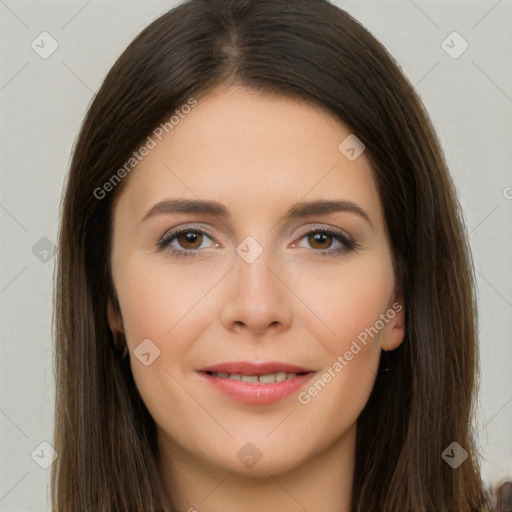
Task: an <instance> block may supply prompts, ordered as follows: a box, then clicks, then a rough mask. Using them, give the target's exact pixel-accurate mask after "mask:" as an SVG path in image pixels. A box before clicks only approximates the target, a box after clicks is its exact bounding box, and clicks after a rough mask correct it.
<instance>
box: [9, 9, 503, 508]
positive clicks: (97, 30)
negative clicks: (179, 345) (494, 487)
mask: <svg viewBox="0 0 512 512" xmlns="http://www.w3.org/2000/svg"><path fill="white" fill-rule="evenodd" d="M177 3H178V2H176V1H162V0H158V1H157V0H153V1H145V2H143V1H140V2H134V1H131V2H127V1H124V2H121V1H108V2H107V1H106V0H90V1H71V0H66V1H64V0H61V1H49V0H47V1H39V2H33V1H26V0H23V1H15V0H0V17H1V18H0V27H1V28H0V30H1V33H2V40H3V42H2V49H1V75H0V104H1V112H2V117H1V131H0V151H1V153H0V154H1V158H0V162H1V175H0V187H1V188H0V230H1V253H0V254H1V267H0V320H1V333H2V337H1V358H0V390H1V396H0V442H1V466H0V511H29V510H30V511H45V510H49V500H48V491H47V482H48V481H49V475H50V468H48V469H42V468H41V467H40V466H39V465H38V464H36V462H34V460H33V459H32V458H31V454H32V453H33V452H34V450H36V454H39V455H40V457H39V460H42V461H44V459H45V457H47V454H48V453H49V449H48V447H45V446H44V445H43V447H39V445H40V443H42V442H44V441H46V442H50V443H51V438H52V427H53V425H52V422H53V404H54V398H53V393H54V389H53V386H54V382H53V360H52V357H53V353H52V337H51V314H52V310H51V301H52V288H53V283H52V275H53V272H54V258H51V259H49V260H48V261H46V262H45V261H41V259H43V260H44V259H45V258H44V256H45V254H44V250H45V249H46V248H47V247H46V246H45V245H44V244H45V243H46V244H48V241H46V242H45V241H43V242H40V240H41V239H42V238H43V237H47V238H48V239H49V240H50V241H51V242H53V243H54V242H55V240H56V235H57V228H58V208H59V200H60V193H61V187H62V183H63V178H64V175H65V173H66V171H67V168H68V164H69V156H70V151H71V148H72V145H73V142H74V140H75V138H76V136H77V134H78V129H79V125H80V123H81V121H82V119H83V116H84V113H85V111H86V108H87V106H88V104H89V102H90V100H91V98H92V95H93V92H94V91H96V90H97V89H98V88H99V86H100V84H101V82H102V80H103V78H104V76H105V74H106V72H107V71H108V69H109V68H110V66H111V65H112V64H113V63H114V60H115V59H116V57H117V56H118V55H119V54H120V53H121V52H122V50H123V49H124V48H125V47H126V45H127V44H128V43H129V42H130V41H131V40H132V38H133V37H134V36H135V35H136V34H137V33H138V32H139V31H140V30H141V29H142V28H143V27H145V26H146V25H147V24H148V23H149V22H150V21H152V20H153V19H154V18H156V17H158V16H159V15H160V14H163V13H164V12H165V11H167V10H168V9H170V8H171V7H173V6H174V5H176V4H177ZM334 3H336V5H339V6H340V7H342V8H344V9H346V10H347V11H348V12H349V13H351V14H352V15H353V16H354V17H355V18H356V19H358V20H359V21H361V22H362V23H363V25H365V26H366V27H367V28H368V29H369V30H370V31H371V32H372V33H373V34H374V36H376V37H377V39H379V40H380V41H381V42H382V43H383V44H384V45H385V46H386V47H387V49H388V50H389V51H390V52H391V54H392V55H393V56H394V57H395V58H396V59H397V61H398V62H399V64H400V66H401V67H402V69H403V71H404V73H405V74H406V75H407V77H408V78H409V79H410V80H411V82H412V83H413V84H414V85H415V86H416V88H417V91H418V93H419V94H420V96H421V98H422V100H423V102H424V104H425V106H426V108H427V110H428V111H429V113H430V115H431V118H432V120H433V123H434V126H435V127H436V129H437V131H438V133H439V136H440V138H441V141H442V144H443V148H444V151H445V154H446V157H447V160H448V164H449V166H450V169H451V172H452V175H453V177H454V179H455V182H456V185H457V188H458V191H459V195H460V199H461V202H462V204H463V207H464V214H465V218H466V222H467V226H468V230H469V231H470V239H471V245H472V248H473V251H474V258H475V264H476V269H477V276H478V296H479V305H480V321H481V325H480V331H481V366H482V377H481V393H480V406H479V410H478V418H477V420H478V429H479V440H480V444H481V450H482V468H483V473H484V477H485V479H486V481H488V482H497V481H499V480H500V479H502V478H504V477H506V476H508V477H512V436H511V435H510V431H511V429H510V426H511V425H512V403H511V401H512V383H511V378H510V375H511V368H512V356H511V354H512V340H511V336H510V330H509V329H510V318H511V316H512V271H511V270H512V258H511V254H512V251H511V248H512V236H511V232H512V230H511V225H512V188H511V187H512V149H511V140H512V137H511V135H512V116H511V113H512V66H511V63H512V62H511V61H512V59H511V56H512V31H511V30H510V29H511V27H512V23H511V22H512V0H499V1H496V0H480V1H467V0H464V1H462V0H461V1H449V2H448V1H441V0H437V1H426V0H415V1H412V0H395V1H377V0H372V1H361V0H359V1H357V0H346V1H345V0H338V1H336V2H334ZM44 31H47V32H48V33H50V34H51V36H52V37H53V38H54V39H55V40H56V41H57V42H58V45H59V47H58V49H57V50H56V51H55V52H54V53H53V54H52V55H51V56H50V57H48V58H47V59H43V58H41V57H40V56H39V55H38V54H37V53H36V52H35V51H34V50H33V49H32V48H31V43H32V41H34V40H36V42H37V41H40V39H38V36H39V35H40V34H41V33H42V32H44ZM453 31H457V32H458V33H460V35H461V36H462V37H463V38H464V39H465V40H466V41H467V42H468V43H469V47H468V49H467V50H466V51H465V52H464V53H463V54H462V55H460V56H459V57H458V58H456V59H454V58H452V57H450V56H449V55H448V54H447V53H446V51H445V50H444V49H443V47H442V46H441V44H442V42H443V41H444V40H445V39H446V38H447V36H449V35H450V34H451V33H452V32H453ZM40 44H41V43H40ZM447 44H449V45H451V46H454V48H455V50H457V49H458V48H460V46H458V45H460V42H457V40H454V42H453V43H451V42H450V39H448V41H447ZM46 48H48V46H46ZM36 244H42V245H36ZM35 245H36V249H34V252H35V253H36V254H34V252H33V247H34V246H35ZM38 248H39V249H38ZM49 256H51V254H50V255H49ZM440 456H441V454H440Z"/></svg>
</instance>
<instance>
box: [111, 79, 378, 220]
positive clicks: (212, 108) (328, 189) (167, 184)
mask: <svg viewBox="0 0 512 512" xmlns="http://www.w3.org/2000/svg"><path fill="white" fill-rule="evenodd" d="M187 111H188V109H187ZM350 135H351V131H350V129H349V128H348V127H347V126H346V125H345V124H344V123H342V122H341V121H339V120H337V119H336V118H334V116H332V115H330V114H329V113H327V112H325V111H323V110H320V109H318V108H314V107H312V106H310V105H308V104H306V103H304V102H300V101H298V100H295V99H293V98H288V97H283V96H276V95H270V94H260V93H258V94H257V93H255V92H254V91H249V90H247V89H243V88H240V87H237V86H230V87H228V88H223V89H217V90H215V91H213V92H210V93H208V94H207V95H205V96H203V97H201V98H199V99H198V100H197V105H196V106H195V107H194V108H192V109H190V111H188V113H187V114H186V115H185V114H182V116H180V118H179V122H178V123H177V124H175V125H174V126H173V128H172V129H170V130H169V132H168V133H165V132H164V135H163V136H162V137H161V139H162V140H158V139H157V138H155V137H154V136H153V139H154V140H155V142H156V145H155V147H154V148H153V149H151V150H150V151H149V154H147V156H145V157H144V158H143V159H142V161H141V162H140V163H139V164H138V165H137V167H136V168H135V169H134V170H133V171H132V175H131V176H130V180H129V183H128V184H127V187H126V188H125V189H124V190H123V192H122V194H121V197H120V198H119V201H118V208H121V209H123V211H124V214H127V215H129V216H130V217H131V218H132V219H133V220H137V219H139V220H140V219H141V218H142V217H143V215H144V213H145V212H146V211H147V210H148V209H149V208H150V207H151V206H152V205H153V204H154V203H156V202H158V201H161V200H164V199H166V198H168V197H189V198H194V199H215V200H218V201H221V202H223V203H225V204H227V205H231V206H232V208H233V210H238V212H237V211H234V213H235V214H236V213H240V214H242V213H253V214H254V213H256V214H259V215H261V212H262V211H265V212H268V213H269V214H274V213H275V214H276V215H278V214H279V212H280V211H281V210H282V209H283V208H285V207H289V206H290V205H292V204H293V203H295V202H297V201H299V200H312V199H317V198H322V199H340V198H344V199H349V200H352V201H356V202H358V203H360V204H361V206H364V208H365V209H366V210H368V211H370V212H371V213H372V216H374V218H375V219H376V220H378V219H379V217H380V215H381V211H380V201H379V197H378V193H377V190H376V187H375V184H374V180H373V173H372V169H371V166H370V164H369V162H368V160H367V158H366V157H365V155H364V152H363V153H362V154H361V155H360V156H359V157H358V158H357V159H355V160H353V161H351V160H349V159H348V158H347V157H346V156H345V154H344V153H343V152H342V151H340V149H339V145H340V143H342V141H344V140H345V139H346V138H347V137H348V136H350Z"/></svg>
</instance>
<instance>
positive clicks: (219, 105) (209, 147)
mask: <svg viewBox="0 0 512 512" xmlns="http://www.w3.org/2000/svg"><path fill="white" fill-rule="evenodd" d="M350 133H351V131H350V129H349V128H348V127H347V126H346V125H344V124H343V123H341V122H340V121H339V120H337V119H335V118H334V117H333V116H331V115H330V114H328V113H326V112H324V111H321V110H319V109H316V108H313V107H312V106H309V105H307V104H305V103H302V102H299V101H298V100H296V99H292V98H288V97H282V96H274V95H269V94H256V93H255V92H254V91H249V90H247V89H243V88H241V87H238V86H236V85H230V86H226V87H224V88H220V89H216V90H215V91H213V92H209V93H208V94H207V95H205V96H204V97H201V98H199V99H198V105H197V106H196V107H195V108H193V109H192V111H191V113H189V114H188V115H187V116H186V117H185V118H184V119H181V120H180V123H179V125H177V126H176V127H175V128H174V129H173V130H172V131H170V132H169V133H168V134H166V135H165V136H164V137H163V139H162V141H161V142H159V143H158V145H157V146H156V147H155V148H154V149H152V150H151V151H150V152H149V154H148V155H147V156H146V157H145V158H144V159H143V160H142V161H141V163H140V164H139V165H138V166H137V168H136V169H135V170H134V171H132V174H131V175H130V178H129V182H128V183H127V184H126V185H127V186H126V187H125V188H124V189H123V191H122V193H121V194H120V196H119V197H118V199H117V202H116V205H115V210H114V229H113V245H112V254H111V258H112V273H113V280H114V284H115V287H116V292H117V295H118V299H119V306H120V310H119V311H118V310H116V309H115V308H114V307H113V306H112V303H110V304H109V310H108V314H109V323H110V327H111V329H112V330H113V331H114V332H115V331H117V332H124V334H125V336H126V340H127V344H128V348H129V353H130V355H129V357H130V365H131V369H132V372H133V376H134V380H135V383H136V385H137V389H138V391H139V392H140V395H141V397H142V399H143V400H144V402H145V404H146V406H147V408H148V410H149V411H150V413H151V415H152V417H153V418H154V420H155V422H156V425H157V429H158V444H159V447H160V453H161V460H162V472H163V477H164V480H165V483H166V486H167V489H168V492H169V495H170V496H172V499H171V503H172V507H173V510H179V511H182V510H183V511H189V510H190V512H192V511H193V510H198V511H200V512H213V511H217V512H218V511H220V510H222V511H223V512H235V511H238V512H239V511H240V510H244V511H246V512H256V511H258V512H261V511H262V510H265V511H277V510H279V511H282V512H290V511H294V512H295V511H299V510H301V511H303V510H304V509H306V510H308V511H310V512H314V511H323V512H331V511H332V512H334V511H338V512H339V511H348V510H349V504H350V497H351V488H352V481H353V480H352V473H353V469H354V452H355V433H356V421H357V417H358V415H359V414H360V412H361V410H362V409H363V408H364V406H365V404H366V402H367V400H368V397H369V394H370V392H371V389H372V386H373V383H374V380H375V376H376V373H377V371H378V370H377V368H378V362H379V357H380V352H381V350H393V349H395V348H396V347H398V346H399V345H400V343H401V342H402V340H403V336H404V327H403V321H404V310H403V309H402V310H401V311H400V312H397V313H396V314H395V315H394V318H392V319H390V320H389V321H388V322H387V323H385V326H384V328H382V329H381V330H380V331H379V333H378V335H375V336H374V337H373V338H369V341H368V343H367V345H366V346H364V345H361V344H360V345H361V346H362V349H361V350H360V351H359V352H358V353H357V354H356V355H354V357H353V359H352V360H350V361H347V365H346V366H345V367H344V368H343V370H342V371H340V372H338V373H336V376H335V377H334V378H332V379H331V381H330V382H329V383H328V384H327V385H326V386H325V387H324V388H323V389H322V390H321V391H320V392H319V393H318V394H317V395H316V396H314V397H312V398H311V400H310V401H309V403H307V404H301V403H300V402H299V401H298V399H297V393H294V394H292V395H290V396H288V397H286V398H285V399H283V400H281V401H279V402H277V403H274V404H271V405H247V404H241V403H239V402H238V401H235V400H233V399H231V398H229V397H227V396H225V395H224V394H222V393H221V392H219V391H218V390H217V389H216V388H214V387H213V386H211V385H209V384H207V383H205V382H204V381H203V379H201V378H200V377H199V375H198V373H197V370H198V369H200V368H204V367H205V366H208V365H213V364H216V363H220V362H225V361H236V360H238V361H240V360H245V361H269V360H274V361H285V362H289V363H293V364H297V365H300V366H304V367H307V368H312V369H314V370H316V371H317V374H316V376H315V377H314V378H313V381H314V380H316V379H317V378H318V377H321V376H322V375H323V374H325V373H326V372H327V371H328V369H329V368H330V367H332V365H333V363H334V362H335V361H336V358H337V357H338V356H340V355H341V356H343V354H345V352H346V351H347V350H349V349H350V346H351V344H352V342H353V341H354V340H356V339H357V336H358V335H359V334H360V333H361V332H363V331H364V330H365V329H366V328H369V327H371V326H374V325H375V324H376V321H377V320H378V319H379V318H381V317H380V315H381V314H385V313H386V311H388V310H390V308H391V307H392V304H394V303H402V295H401V293H400V290H399V289H398V287H397V286H396V285H395V276H394V273H393V265H392V253H391V249H390V245H389V240H388V237H387V231H386V226H385V223H384V216H383V210H382V205H381V202H380V198H379V195H378V192H377V190H376V187H375V183H374V179H373V176H372V170H371V167H370V164H369V162H368V160H367V159H366V157H365V154H364V153H363V154H362V155H361V156H359V157H358V158H357V159H356V160H354V161H349V160H348V159H347V158H346V157H345V156H344V154H342V152H341V151H340V150H339V149H338V145H339V144H340V143H341V142H342V141H343V140H344V139H345V138H346V137H347V136H348V135H350ZM171 197H173V198H178V197H184V198H190V199H205V200H206V199H208V200H216V201H219V202H221V203H223V204H224V205H225V206H226V207H227V208H228V209H229V211H230V212H231V215H232V216H231V218H221V217H218V216H215V215H211V214H198V213H193V214H191V213H165V214H160V215H155V216H152V217H150V218H148V219H147V220H146V221H144V222H141V221H142V219H143V217H144V216H145V214H146V213H147V212H148V210H149V209H150V208H151V207H152V206H153V205H155V204H156V203H158V202H159V201H162V200H164V199H167V198H171ZM317 199H345V200H350V201H352V202H354V203H357V205H359V206H360V208H362V209H363V210H364V211H365V212H366V213H367V214H368V217H369V219H370V221H371V223H370V222H367V221H366V220H365V219H364V218H363V217H362V216H359V215H357V214H355V213H353V212H334V213H328V214H314V215H311V216H310V217H306V218H298V219H292V220H284V215H285V213H286V211H287V210H288V209H289V208H290V207H292V206H293V205H294V204H295V203H297V202H298V201H306V200H317ZM191 223H192V224H193V226H192V228H194V229H198V228H206V229H208V230H209V231H210V232H211V233H212V234H213V237H210V236H209V235H207V234H205V235H203V236H202V237H201V235H200V234H199V235H198V236H199V239H198V241H196V242H190V241H188V240H187V239H185V238H184V237H183V236H182V237H178V238H175V239H174V241H172V244H171V247H167V251H166V250H165V249H161V250H159V249H158V242H159V240H160V239H161V237H162V236H163V235H164V234H166V233H167V232H168V231H169V230H170V229H171V228H174V227H178V226H184V225H187V227H188V225H189V224H191ZM318 227H324V228H331V229H334V230H336V229H337V230H342V231H343V232H344V233H345V234H348V235H349V236H350V237H351V238H352V239H353V240H354V241H355V242H356V243H357V246H358V247H357V249H355V250H353V251H345V252H342V253H340V254H338V255H336V256H329V255H325V254H321V253H320V252H321V251H324V252H325V251H326V250H328V249H335V248H338V247H343V245H342V244H341V243H340V242H339V241H337V240H336V239H335V238H329V237H327V239H326V240H323V241H322V240H320V242H318V241H316V240H315V238H314V236H313V235H314V233H316V232H315V231H314V229H315V228H318ZM310 231H314V232H313V235H310V236H308V233H309V232H310ZM248 236H251V237H253V238H254V239H255V240H256V241H257V242H258V244H259V245H260V246H261V248H262V250H263V252H262V253H261V255H260V256H259V257H258V258H256V259H255V260H254V261H253V262H252V263H247V262H246V261H245V260H244V259H242V258H241V257H240V256H239V255H238V254H237V253H236V251H235V249H236V248H237V246H238V245H239V244H241V242H242V241H244V239H245V238H246V237H248ZM216 244H217V245H216ZM172 248H174V249H175V250H177V251H180V250H181V251H185V250H189V251H196V252H195V254H194V255H193V256H191V257H178V256H175V255H173V254H172V253H171V252H170V250H172ZM145 339H150V340H151V342H152V343H154V345H155V346H157V347H158V349H159V350H160V355H159V356H158V357H157V358H156V359H154V361H153V362H152V363H151V364H149V365H147V366H146V365H144V364H142V363H141V361H140V360H139V358H138V357H136V356H135V354H134V350H136V348H137V346H138V345H139V344H140V343H141V342H142V341H143V340H145ZM309 386H310V384H306V385H304V386H303V388H301V390H300V391H304V390H306V391H307V389H308V388H309ZM248 442H251V443H253V444H254V445H255V446H256V447H257V449H258V450H259V452H260V453H261V455H262V456H261V459H260V460H259V461H258V462H257V463H256V464H254V465H253V466H252V467H247V466H246V465H244V464H243V463H242V462H241V460H240V459H239V458H238V457H237V452H238V451H239V450H240V449H241V448H242V447H243V446H244V445H246V443H248Z"/></svg>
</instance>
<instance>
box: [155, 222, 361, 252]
mask: <svg viewBox="0 0 512 512" xmlns="http://www.w3.org/2000/svg"><path fill="white" fill-rule="evenodd" d="M183 233H200V234H202V235H207V236H208V237H209V238H211V239H214V237H213V235H212V234H211V233H209V232H208V231H207V230H205V229H197V228H190V227H185V228H180V229H176V230H171V231H168V232H167V233H165V235H164V236H163V237H162V238H161V239H160V241H159V242H158V244H157V245H158V248H159V250H165V251H169V252H170V253H171V254H172V255H173V256H178V257H190V256H196V255H197V253H198V252H199V251H200V249H195V250H193V251H191V250H187V249H180V250H177V249H175V248H171V247H170V244H171V242H172V241H173V240H174V239H176V238H177V237H178V236H179V235H181V234H183ZM316 233H322V234H324V235H328V236H330V237H332V238H333V239H335V240H337V241H338V242H340V243H341V244H342V247H340V248H338V249H313V251H314V252H315V253H317V254H321V255H323V256H333V257H336V256H341V255H342V254H344V253H347V252H350V251H354V250H356V249H358V245H357V244H356V243H355V242H354V240H352V239H351V238H350V237H348V236H346V235H344V234H343V233H340V232H337V231H332V230H330V229H326V228H315V229H313V230H311V231H308V232H307V233H304V234H303V235H302V236H301V237H300V239H299V240H302V239H303V238H305V237H307V236H308V235H312V234H316Z"/></svg>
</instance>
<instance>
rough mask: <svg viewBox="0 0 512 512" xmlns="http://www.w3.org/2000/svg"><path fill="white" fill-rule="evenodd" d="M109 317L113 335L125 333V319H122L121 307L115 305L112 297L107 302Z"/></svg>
mask: <svg viewBox="0 0 512 512" xmlns="http://www.w3.org/2000/svg"><path fill="white" fill-rule="evenodd" d="M107 317H108V325H109V327H110V330H111V331H112V333H114V334H115V333H123V334H124V328H123V319H122V317H121V312H120V311H119V305H118V304H117V301H116V304H114V302H113V300H112V298H111V297H109V298H108V301H107Z"/></svg>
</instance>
